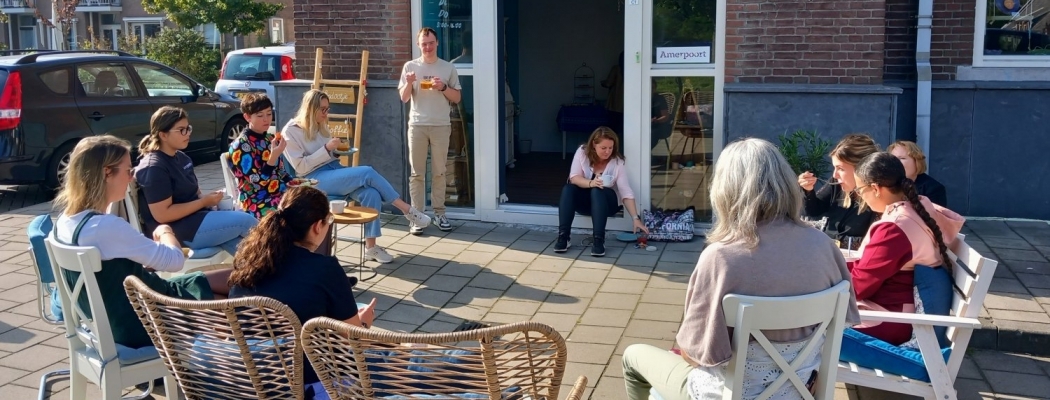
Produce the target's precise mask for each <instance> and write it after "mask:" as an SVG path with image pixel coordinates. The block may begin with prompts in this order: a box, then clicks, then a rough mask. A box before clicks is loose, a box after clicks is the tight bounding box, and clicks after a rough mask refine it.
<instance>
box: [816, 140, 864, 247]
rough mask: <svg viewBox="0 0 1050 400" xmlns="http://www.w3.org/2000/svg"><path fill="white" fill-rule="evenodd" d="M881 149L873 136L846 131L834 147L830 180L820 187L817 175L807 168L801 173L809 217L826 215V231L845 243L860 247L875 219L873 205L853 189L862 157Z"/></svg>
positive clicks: (817, 217)
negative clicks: (863, 203)
mask: <svg viewBox="0 0 1050 400" xmlns="http://www.w3.org/2000/svg"><path fill="white" fill-rule="evenodd" d="M878 151H879V145H877V144H875V140H873V139H872V138H871V136H868V135H865V134H862V133H853V134H849V135H846V137H844V138H842V140H840V141H839V143H838V144H837V145H836V146H835V148H834V149H832V150H831V154H829V155H830V156H831V165H832V167H834V171H833V172H832V174H831V179H830V180H829V181H824V182H825V184H824V186H823V187H821V188H820V189H819V190H813V189H814V187H815V185H816V183H817V177H816V176H815V175H813V173H812V172H809V171H806V172H804V173H802V174H801V175H799V176H798V185H799V186H801V187H802V189H803V190H805V201H804V205H805V209H804V213H805V215H806V216H807V217H809V218H813V219H818V220H819V219H826V223H824V227H823V229H824V232H825V233H827V235H828V236H831V237H832V238H835V239H838V240H839V242H840V243H841V244H842V245H846V244H852V248H853V249H856V248H857V247H858V246H860V241H861V239H862V238H863V237H864V234H865V233H867V232H868V227H869V226H871V223H872V222H874V221H875V214H873V213H872V212H871V210H870V209H867V208H864V207H861V205H860V204H859V203H860V202H859V201H858V199H857V196H856V195H855V194H854V193H853V189H854V188H856V187H857V184H856V182H854V181H853V169H854V167H856V165H857V163H859V162H860V160H863V159H864V157H867V156H868V155H869V154H873V153H876V152H878Z"/></svg>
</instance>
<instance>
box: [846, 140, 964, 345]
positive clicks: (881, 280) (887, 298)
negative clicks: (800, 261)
mask: <svg viewBox="0 0 1050 400" xmlns="http://www.w3.org/2000/svg"><path fill="white" fill-rule="evenodd" d="M854 174H855V179H856V182H857V188H856V189H854V193H853V194H854V195H855V196H856V197H857V198H860V199H861V200H862V201H863V202H864V203H863V204H864V205H866V206H867V207H870V208H871V209H872V211H874V212H876V213H881V214H882V218H880V219H879V220H878V221H875V223H873V224H872V225H871V227H870V228H869V229H868V234H867V235H866V236H865V237H864V241H863V243H862V244H861V248H860V252H861V256H860V259H859V260H857V261H855V262H850V263H849V264H848V265H849V268H850V275H852V277H853V287H854V290H855V291H856V294H857V303H858V305H859V306H860V307H861V309H870V310H878V311H895V312H915V299H914V294H913V289H912V288H913V286H914V272H915V268H916V267H917V266H920V267H921V268H925V267H933V268H951V261H950V259H949V258H948V253H947V252H948V247H947V245H946V243H947V244H950V243H951V242H952V240H954V238H955V236H956V235H957V234H958V233H959V230H960V229H961V228H962V224H963V218H962V217H961V216H959V215H958V214H956V213H954V212H952V211H951V210H948V209H946V208H943V207H940V206H936V205H934V204H933V203H932V202H931V201H930V200H929V199H927V198H926V197H924V196H919V195H918V193H916V191H915V182H913V181H912V180H911V179H908V177H907V176H906V174H905V171H904V165H903V164H901V162H900V160H898V159H897V157H895V156H894V155H892V154H890V153H875V154H872V155H869V156H868V157H866V158H864V160H863V161H861V162H860V164H858V165H857V168H856V172H854ZM949 271H950V270H949ZM854 329H857V330H858V331H861V332H863V333H866V334H868V335H871V336H873V337H876V338H879V339H882V340H884V341H886V342H889V343H891V344H894V345H899V344H901V343H904V342H906V341H908V340H909V339H910V338H911V325H907V324H895V323H881V324H878V323H877V324H874V325H871V324H868V323H866V324H865V325H861V326H856V327H854Z"/></svg>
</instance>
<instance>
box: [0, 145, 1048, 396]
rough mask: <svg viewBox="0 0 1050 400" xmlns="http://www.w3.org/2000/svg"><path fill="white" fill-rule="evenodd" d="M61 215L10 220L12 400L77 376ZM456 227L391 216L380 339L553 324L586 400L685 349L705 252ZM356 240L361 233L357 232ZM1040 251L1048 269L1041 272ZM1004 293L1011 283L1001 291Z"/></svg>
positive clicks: (1019, 383)
mask: <svg viewBox="0 0 1050 400" xmlns="http://www.w3.org/2000/svg"><path fill="white" fill-rule="evenodd" d="M197 174H198V177H200V181H201V186H202V188H203V189H205V190H208V189H215V188H219V187H221V186H222V178H221V175H219V171H218V166H217V163H212V164H205V165H202V166H198V167H197ZM49 207H50V204H49V203H43V204H39V205H36V206H33V207H29V208H23V209H18V210H13V211H9V212H6V213H3V214H0V399H31V398H35V397H36V387H37V384H38V383H39V379H40V376H41V375H42V374H43V373H44V372H46V371H50V370H54V369H59V368H67V365H68V364H67V362H68V361H67V351H66V350H65V348H66V345H65V340H64V339H63V335H62V334H60V332H59V331H58V330H56V329H55V328H53V327H51V326H49V325H47V324H45V323H43V322H41V321H40V320H39V319H38V318H37V314H36V309H35V306H36V303H35V299H34V293H35V292H34V290H35V287H34V286H33V283H34V280H35V275H34V272H33V270H32V268H33V267H32V265H31V261H30V258H29V255H28V253H26V251H25V250H26V246H27V245H26V237H25V234H24V232H25V226H26V224H27V223H28V222H29V220H30V219H31V218H32V217H33V216H35V215H38V214H40V213H43V212H47V211H48V210H49ZM974 222H979V221H974ZM454 225H455V229H454V230H453V231H452V232H440V231H438V230H437V229H433V228H429V229H428V230H427V232H426V235H424V236H412V235H408V233H407V230H408V229H407V226H406V223H405V221H404V219H403V218H396V217H384V227H383V234H384V236H383V237H382V238H381V239H379V244H380V245H382V246H386V247H387V248H388V249H389V251H390V253H391V254H393V255H394V256H395V259H394V262H393V263H390V264H385V265H378V264H375V263H368V264H366V265H367V266H368V268H371V269H375V270H376V271H377V273H378V275H377V277H376V278H375V279H373V280H370V281H367V282H362V283H360V284H359V285H358V287H357V291H356V294H357V295H358V300H359V301H366V302H367V301H369V300H371V299H372V298H376V299H377V300H378V301H377V303H378V312H377V320H376V324H375V325H376V327H377V329H387V330H396V331H411V332H448V331H450V330H451V329H453V328H454V327H455V326H457V325H458V324H459V323H460V322H462V321H463V320H464V319H470V320H481V321H485V322H492V323H501V322H513V321H521V320H528V319H531V320H535V321H539V322H543V323H546V324H549V325H551V326H552V327H554V328H555V329H557V330H558V331H559V332H560V333H561V334H562V335H563V336H564V337H566V338H567V340H568V348H569V363H568V367H567V370H566V374H565V382H566V383H572V382H573V380H575V378H576V377H577V376H580V375H585V376H587V378H588V380H589V382H588V389H587V395H586V397H585V398H589V399H622V398H625V397H626V396H625V391H624V384H623V376H622V369H621V367H620V362H621V358H620V357H621V355H622V354H623V350H624V348H626V347H627V346H628V345H630V344H634V343H649V344H653V345H656V346H663V347H666V348H670V347H671V345H672V342H673V339H674V335H675V332H676V331H677V329H678V322H679V321H680V319H681V316H682V303H683V299H684V295H685V288H686V284H687V281H688V278H689V273H690V272H691V271H692V268H693V265H694V264H695V263H696V259H697V257H698V256H699V254H700V251H701V250H702V247H703V245H702V242H700V241H699V240H697V241H694V242H693V243H671V244H657V246H658V250H657V251H656V252H655V253H649V252H644V251H639V250H637V249H634V248H633V247H623V246H622V245H621V244H619V243H616V242H608V245H609V246H610V247H609V249H608V256H607V257H605V258H592V257H590V256H589V255H581V253H583V251H582V250H583V249H581V248H580V246H577V247H574V248H573V249H572V251H570V252H568V253H565V254H555V253H553V251H552V249H551V246H552V245H553V242H554V239H555V235H554V234H553V233H550V232H544V231H541V230H526V229H517V228H509V227H503V226H498V225H497V224H492V223H483V222H472V221H454ZM972 225H973V226H974V227H972V228H971V229H970V231H968V232H967V233H968V235H971V236H968V240H971V239H970V238H973V239H972V240H974V241H975V242H976V239H978V238H979V239H980V240H982V241H984V242H983V243H980V244H975V247H976V246H984V247H980V248H978V250H980V251H982V252H984V251H989V252H992V253H994V254H996V256H998V257H1003V256H1004V255H1005V256H1006V257H1012V258H1008V261H1007V263H1008V264H1009V260H1014V259H1016V258H1022V259H1023V260H1016V261H1025V262H1029V263H1040V262H1042V263H1045V262H1047V260H1046V259H1045V257H1046V256H1047V254H1048V253H1050V251H1048V250H1050V248H1048V246H1050V241H1042V240H1043V239H1041V237H1042V236H1040V235H1042V233H1040V232H1043V231H1042V229H1043V227H1042V226H1039V225H1035V224H1015V223H1006V222H995V223H992V222H988V223H983V222H982V223H974V224H972ZM986 226H987V227H988V229H989V230H988V233H985V230H984V228H985V227H986ZM348 229H349V228H348ZM355 232H356V229H351V230H348V231H346V232H344V233H345V234H349V235H353V234H354V233H355ZM996 235H998V236H996ZM1026 235H1027V236H1026ZM579 239H580V238H579V237H577V238H576V240H577V242H578V241H579ZM1033 241H1034V242H1033ZM1036 242H1038V243H1042V244H1036ZM1025 246H1028V247H1025ZM1039 246H1042V247H1043V248H1042V249H1040V248H1039ZM1018 247H1020V248H1018ZM1009 250H1018V251H1023V250H1028V251H1029V253H1024V252H1022V253H1013V252H1010V251H1009ZM1033 250H1034V251H1035V252H1037V253H1038V255H1039V257H1044V259H1043V260H1042V261H1038V260H1036V258H1038V257H1036V254H1033V253H1031V251H1033ZM1000 251H1002V252H1003V253H1002V254H1000ZM338 253H339V255H340V257H341V259H342V260H343V261H344V262H352V261H355V257H356V256H357V248H356V247H354V246H353V245H351V244H348V243H341V244H340V247H339V249H338ZM1010 265H1012V267H1008V268H1003V270H1010V271H1009V272H1010V275H1007V276H1005V277H1003V278H1001V279H1002V280H1003V281H1007V280H1012V281H1013V283H1010V284H999V285H998V286H996V289H997V290H996V293H997V297H995V299H996V300H993V301H991V302H990V303H991V304H990V305H989V307H992V308H990V309H989V311H988V312H987V314H988V315H987V317H988V318H989V321H995V322H999V319H995V318H997V316H999V318H1003V320H1006V319H1005V318H1007V317H1011V318H1012V317H1014V316H1012V315H1009V314H1008V313H1007V314H1005V315H1004V313H1002V312H999V311H997V310H1002V311H1010V312H1019V313H1020V312H1026V313H1030V314H1032V316H1033V318H1037V317H1034V315H1036V314H1040V313H1039V312H1037V310H1036V309H1035V308H1034V307H1032V304H1031V303H1032V302H1036V301H1034V300H1031V299H1032V298H1036V296H1041V297H1039V298H1040V299H1041V301H1043V303H1042V305H1046V302H1047V300H1048V297H1050V295H1048V294H1047V293H1046V292H1038V293H1041V294H1037V293H1036V292H1032V291H1031V290H1033V289H1046V290H1048V291H1050V288H1040V287H1036V286H1029V284H1034V285H1039V284H1040V283H1039V282H1040V281H1039V280H1037V279H1030V278H1029V277H1028V276H1025V275H1023V274H1028V275H1033V276H1042V275H1043V274H1039V273H1037V272H1034V270H1033V272H1015V271H1014V270H1013V269H1015V268H1027V267H1024V265H1026V264H1010ZM1033 268H1034V269H1038V268H1037V267H1033ZM1024 271H1028V270H1027V269H1025V270H1024ZM1044 273H1045V270H1044ZM1018 275H1021V276H1018ZM999 281H1000V278H998V277H997V278H996V281H995V283H993V285H996V284H998V283H999ZM1003 289H1011V290H1014V291H1013V292H1010V291H1007V290H1003ZM1022 291H1023V292H1024V293H1020V292H1022ZM1007 294H1016V295H1017V296H1012V295H1007ZM1025 294H1027V295H1025ZM1026 296H1027V297H1026ZM1036 303H1038V302H1036ZM1042 305H1041V306H1040V307H1042ZM993 311H994V312H993ZM1044 311H1046V309H1045V308H1044ZM1042 315H1044V316H1045V315H1046V313H1042ZM1028 323H1033V324H1034V323H1037V322H1028ZM568 387H569V386H568V385H566V386H565V390H568ZM956 388H957V389H958V390H959V392H960V393H959V394H960V399H1048V398H1050V358H1044V357H1039V356H1030V355H1023V354H1017V353H1007V352H1001V351H994V350H973V351H971V353H970V354H969V356H968V357H967V359H966V361H965V362H964V364H963V367H962V370H961V372H960V374H959V379H958V381H957V383H956ZM49 390H50V393H51V397H50V398H66V397H67V396H69V393H68V383H67V381H66V380H65V379H55V380H53V382H52V383H51V384H50V386H49ZM155 393H156V394H154V398H157V399H160V398H163V394H161V393H162V391H161V390H160V389H158V390H156V391H155ZM562 397H563V398H564V392H563V396H562ZM87 398H89V399H99V398H101V394H100V392H99V390H98V388H97V387H95V386H93V385H88V393H87ZM900 398H905V397H903V396H900V395H896V394H890V393H885V392H878V391H873V390H870V389H866V388H853V387H849V388H847V387H845V386H842V385H840V386H839V390H838V391H837V392H836V399H853V400H856V399H861V400H872V399H900Z"/></svg>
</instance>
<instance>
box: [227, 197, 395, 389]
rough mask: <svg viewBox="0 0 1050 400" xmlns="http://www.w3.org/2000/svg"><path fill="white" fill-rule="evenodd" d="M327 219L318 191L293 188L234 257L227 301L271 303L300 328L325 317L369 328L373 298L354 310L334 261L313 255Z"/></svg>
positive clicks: (307, 374)
mask: <svg viewBox="0 0 1050 400" xmlns="http://www.w3.org/2000/svg"><path fill="white" fill-rule="evenodd" d="M245 215H247V214H245ZM332 218H333V215H332V214H331V213H330V212H329V207H328V197H327V196H326V195H325V194H324V193H323V192H321V191H320V190H317V189H315V188H312V187H295V188H292V189H290V190H288V191H287V192H285V194H284V196H283V197H282V198H281V203H280V205H279V206H278V207H277V209H276V210H275V211H273V212H271V213H269V214H266V216H264V217H263V219H262V220H261V221H260V222H259V228H258V229H255V230H253V231H252V233H251V234H250V235H248V237H247V238H245V239H244V242H243V244H242V246H241V248H240V251H238V252H237V255H236V256H235V257H234V259H233V273H232V274H231V275H230V298H237V297H247V296H264V297H269V298H272V299H274V300H277V301H279V302H281V303H284V304H286V305H287V306H288V307H289V308H291V309H292V312H294V313H295V316H296V317H298V318H299V321H300V322H302V323H306V321H308V320H310V319H311V318H317V317H329V318H333V319H337V320H342V321H346V322H347V323H349V324H351V325H357V326H360V327H364V328H368V327H370V326H372V319H373V318H375V311H374V309H375V299H372V302H371V303H370V304H369V305H368V306H366V307H362V308H361V309H358V308H357V302H356V301H355V300H354V292H353V290H352V284H351V282H350V278H348V277H347V276H346V273H344V272H343V267H341V266H340V265H339V260H338V259H336V258H335V257H332V256H328V255H322V254H317V253H314V252H313V251H314V250H315V249H317V246H319V245H320V244H321V242H322V241H323V240H324V237H325V235H327V234H328V229H329V227H330V226H331V225H332ZM303 361H305V362H306V363H307V365H304V368H303V372H304V374H303V383H304V384H311V383H314V382H317V381H318V378H317V374H316V373H315V372H314V369H313V368H312V367H311V366H310V365H309V361H307V360H306V358H305V357H304V358H303Z"/></svg>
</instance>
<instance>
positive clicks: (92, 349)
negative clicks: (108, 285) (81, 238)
mask: <svg viewBox="0 0 1050 400" xmlns="http://www.w3.org/2000/svg"><path fill="white" fill-rule="evenodd" d="M44 243H45V246H46V248H47V254H48V258H50V260H51V271H52V273H54V276H55V277H56V279H55V281H56V282H57V283H58V290H59V293H60V296H59V298H60V299H61V301H62V310H63V314H64V316H65V320H64V324H65V328H66V339H67V340H68V342H69V344H68V345H69V363H70V370H71V371H72V372H71V373H70V376H69V393H70V397H71V398H72V399H74V400H76V399H86V388H85V385H86V384H87V382H91V383H94V384H96V385H99V386H100V387H101V389H102V393H103V399H105V400H116V399H120V398H121V392H122V391H123V390H124V388H126V387H130V386H134V385H137V384H139V383H143V382H151V383H152V382H153V380H154V379H157V378H164V391H165V393H164V394H165V396H166V397H167V398H169V399H177V398H178V397H177V396H178V392H179V390H178V385H177V383H176V381H175V378H174V377H173V376H171V374H170V373H169V372H168V369H167V367H165V366H164V361H163V360H161V359H160V357H159V356H158V354H157V353H156V349H154V348H152V347H151V348H149V349H130V348H127V347H124V346H121V345H118V344H116V342H114V341H113V333H112V331H111V330H110V325H109V317H108V316H107V315H106V308H105V306H103V304H102V293H101V291H100V289H99V286H98V282H97V281H96V280H95V273H96V272H98V271H100V270H102V258H101V256H100V255H99V252H98V249H97V248H94V247H78V246H69V245H65V244H62V243H58V242H56V241H55V240H54V239H53V238H50V237H49V238H47V239H46V240H45V241H44ZM65 271H69V272H76V273H79V276H78V277H77V280H76V282H75V284H74V286H73V287H70V285H69V282H68V281H67V280H66V279H64V278H63V277H64V276H65ZM85 293H86V295H87V299H88V306H89V308H90V310H91V317H90V318H89V317H88V314H87V313H86V312H85V310H83V309H82V308H81V307H80V306H79V304H78V302H77V301H75V299H79V298H80V297H81V295H82V294H85ZM150 388H151V389H152V385H151V386H150ZM148 394H149V393H144V394H143V396H142V397H145V396H146V395H148ZM142 397H139V398H142Z"/></svg>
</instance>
